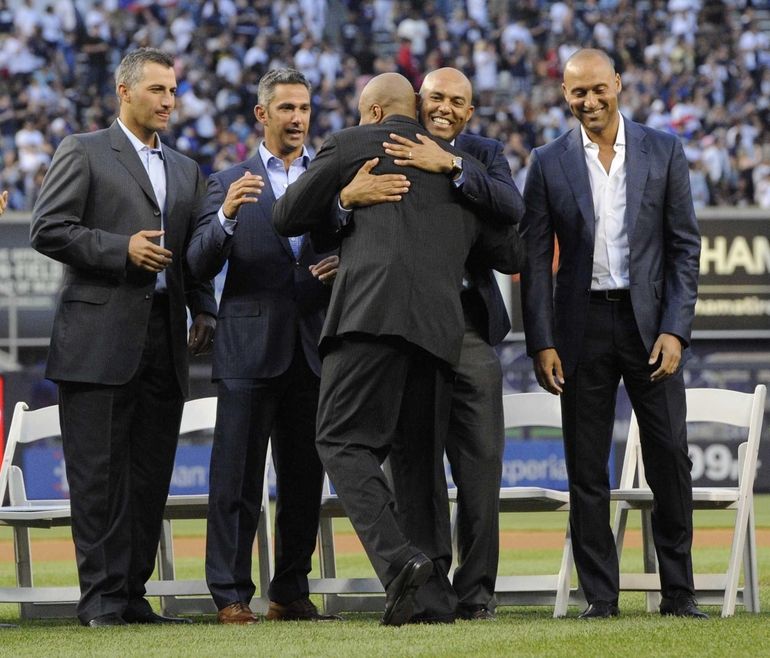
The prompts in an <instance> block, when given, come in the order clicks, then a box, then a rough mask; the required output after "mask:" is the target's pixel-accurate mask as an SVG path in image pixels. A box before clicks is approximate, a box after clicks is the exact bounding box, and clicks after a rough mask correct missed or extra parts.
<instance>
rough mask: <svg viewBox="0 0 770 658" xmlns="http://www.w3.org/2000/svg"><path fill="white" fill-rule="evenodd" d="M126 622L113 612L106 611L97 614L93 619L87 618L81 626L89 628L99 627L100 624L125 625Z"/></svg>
mask: <svg viewBox="0 0 770 658" xmlns="http://www.w3.org/2000/svg"><path fill="white" fill-rule="evenodd" d="M125 625H126V622H125V621H123V617H121V616H120V615H118V614H116V613H114V612H108V613H107V614H106V615H99V616H98V617H94V618H93V619H89V620H88V621H87V622H86V623H85V624H83V626H88V627H89V628H101V627H102V626H125Z"/></svg>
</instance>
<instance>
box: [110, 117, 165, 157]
mask: <svg viewBox="0 0 770 658" xmlns="http://www.w3.org/2000/svg"><path fill="white" fill-rule="evenodd" d="M118 125H119V126H120V128H121V130H122V131H123V132H124V133H125V134H126V137H128V141H129V142H131V145H132V146H133V147H134V148H135V149H136V152H137V153H139V152H141V151H144V150H145V149H149V150H150V151H152V152H153V153H157V154H158V155H159V156H160V159H161V160H162V159H163V145H162V144H161V141H160V137H158V133H155V143H156V144H157V145H158V146H157V148H151V147H149V146H147V144H145V143H144V142H143V141H142V140H141V139H139V138H138V137H137V136H136V135H134V133H132V132H131V131H130V130H129V129H128V128H127V127H126V124H124V123H123V122H122V121H121V120H120V119H118Z"/></svg>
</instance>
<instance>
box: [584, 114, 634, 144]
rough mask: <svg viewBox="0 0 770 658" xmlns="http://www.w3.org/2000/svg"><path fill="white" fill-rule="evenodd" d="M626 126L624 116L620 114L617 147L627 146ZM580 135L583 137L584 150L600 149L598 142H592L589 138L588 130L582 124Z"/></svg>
mask: <svg viewBox="0 0 770 658" xmlns="http://www.w3.org/2000/svg"><path fill="white" fill-rule="evenodd" d="M625 126H626V124H625V122H624V121H623V115H622V114H621V113H620V112H618V134H617V135H615V146H622V147H624V148H625V146H626V127H625ZM580 134H581V135H582V136H583V148H589V149H592V148H598V147H597V145H596V142H592V141H591V139H590V138H589V137H588V133H587V132H586V129H585V128H583V124H582V123H581V124H580Z"/></svg>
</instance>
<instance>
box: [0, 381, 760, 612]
mask: <svg viewBox="0 0 770 658" xmlns="http://www.w3.org/2000/svg"><path fill="white" fill-rule="evenodd" d="M765 397H766V387H765V386H764V385H759V386H757V387H756V388H755V390H754V392H753V393H741V392H737V391H729V390H719V389H689V390H688V391H687V421H688V423H692V422H699V423H703V422H706V423H715V424H717V425H719V426H727V427H733V428H739V429H740V430H742V435H743V440H742V442H741V444H740V448H739V475H738V483H737V486H725V487H696V488H694V489H693V499H694V506H695V508H696V509H710V510H729V511H731V512H732V513H733V514H734V523H733V531H732V541H731V548H730V557H729V560H728V564H727V567H726V569H725V571H724V572H722V573H719V574H700V573H696V576H695V587H696V596H697V598H698V599H699V601H700V602H701V603H704V604H712V605H721V606H722V616H730V615H732V614H734V611H735V607H736V605H743V606H744V608H745V609H746V610H747V611H750V612H759V585H758V573H757V555H756V533H755V528H754V499H753V487H754V479H755V473H756V468H757V457H758V452H759V442H760V437H761V429H762V420H763V414H764V408H765ZM503 405H504V414H505V427H506V429H507V430H515V429H519V428H524V427H537V428H553V429H556V430H560V428H561V409H560V405H559V399H558V398H557V397H556V396H553V395H550V394H548V393H544V392H537V393H514V394H510V395H506V396H504V398H503ZM215 418H216V398H201V399H198V400H191V401H189V402H187V403H186V404H185V408H184V413H183V417H182V427H181V430H180V434H181V435H186V434H190V433H193V432H201V431H210V430H212V429H213V427H214V422H215ZM59 435H60V429H59V416H58V409H57V407H56V406H52V407H46V408H43V409H39V410H34V411H30V410H29V409H28V408H27V405H26V404H24V403H23V402H20V403H18V404H17V405H16V408H15V409H14V414H13V418H12V422H11V427H10V431H9V436H8V441H7V445H6V451H5V454H4V458H3V462H2V468H0V502H2V506H0V525H8V526H11V527H12V528H13V533H14V549H15V559H16V578H17V585H16V587H10V588H0V602H14V601H16V602H19V603H21V604H22V614H23V615H25V616H62V614H65V615H69V614H71V612H72V610H73V609H74V608H73V602H74V601H76V600H77V598H78V592H77V588H75V587H63V588H53V587H35V585H34V578H33V561H32V547H31V542H30V539H29V529H30V528H32V527H53V526H57V525H69V523H70V515H69V503H68V501H67V500H29V499H28V498H27V495H26V490H25V485H24V473H23V470H22V468H21V464H20V461H19V460H18V452H19V446H21V445H25V444H31V443H34V442H35V441H39V440H42V439H46V438H49V437H56V436H59ZM611 495H612V500H613V501H615V502H616V510H615V519H614V534H615V541H616V544H617V549H618V553H619V555H620V556H621V557H622V551H623V547H624V543H625V539H626V536H627V528H628V522H627V521H628V516H629V513H630V512H632V511H639V512H640V513H641V528H642V553H643V564H644V573H640V574H632V573H627V572H626V571H622V573H621V590H635V591H644V592H647V607H648V609H649V610H653V609H655V607H656V605H657V603H658V598H657V597H658V594H657V592H658V590H659V589H660V580H659V577H658V575H657V565H656V561H655V553H654V546H653V544H652V539H651V530H650V512H651V508H652V503H653V500H652V492H651V491H650V489H649V487H648V485H647V482H646V479H645V476H644V465H643V462H642V458H641V444H640V436H639V427H638V424H637V421H636V416H635V415H634V414H632V416H631V422H630V427H629V433H628V439H627V443H626V451H625V457H624V461H623V467H622V473H621V476H620V482H619V487H618V488H617V489H614V490H613V491H612V492H611ZM454 496H455V490H451V491H450V499H451V500H452V501H453V504H454V502H455V501H456V499H455V497H454ZM206 506H207V496H206V495H199V496H170V497H169V501H168V504H167V508H166V518H165V520H164V528H163V534H162V538H161V545H160V550H159V559H158V580H156V581H151V582H150V583H149V586H148V593H150V594H151V595H152V594H155V595H158V596H160V597H161V603H162V606H163V608H164V610H166V611H167V612H169V613H176V614H178V613H180V612H188V613H191V612H213V611H214V608H213V604H212V603H211V600H210V598H209V597H208V596H207V594H208V592H207V589H206V586H205V582H204V581H203V580H202V579H200V580H178V579H177V578H176V571H175V565H174V553H173V532H172V522H173V520H174V519H182V518H205V515H206ZM500 511H501V513H517V512H568V511H569V494H568V493H567V492H565V491H559V490H556V489H550V488H545V487H518V486H517V487H504V488H502V489H501V491H500ZM344 516H345V512H344V509H343V507H342V505H341V504H340V501H339V500H338V498H337V497H336V496H335V495H334V493H333V491H332V489H331V487H330V485H329V482H328V480H326V481H325V483H324V493H323V499H322V505H321V523H320V527H319V551H318V561H319V564H318V566H319V572H320V576H319V577H318V578H312V579H311V581H310V589H311V593H313V594H319V595H323V599H324V607H325V608H326V610H327V611H330V612H331V611H334V612H339V611H365V610H373V611H381V610H382V606H383V596H382V595H383V590H382V586H381V585H380V583H379V581H378V580H377V579H376V578H375V577H374V575H373V573H372V574H371V575H370V576H366V577H341V576H340V574H339V573H338V566H337V551H336V547H335V532H334V520H335V519H340V518H343V517H344ZM563 516H564V544H563V550H562V557H561V561H560V564H559V565H558V569H557V568H554V570H553V572H552V573H548V574H527V575H522V574H500V575H499V576H498V579H497V583H496V598H497V600H498V604H500V605H546V606H549V607H550V606H552V607H553V614H554V616H555V617H562V616H564V615H566V613H567V609H568V606H569V605H579V604H581V603H583V602H584V598H583V596H582V592H581V591H580V589H579V587H577V586H576V585H575V584H574V581H575V578H574V574H573V560H572V547H571V543H570V536H569V525H568V522H567V519H566V516H567V515H566V514H565V515H563ZM453 518H454V516H453ZM261 519H262V520H261V522H260V527H259V531H258V537H257V555H258V569H259V575H258V580H259V584H260V592H261V595H260V596H261V598H259V599H257V600H256V601H255V607H256V609H257V610H263V609H265V608H266V606H267V599H266V596H267V585H268V583H269V582H270V578H271V576H272V573H273V547H272V539H271V537H272V519H271V516H270V506H269V504H268V496H267V479H266V480H265V483H264V495H263V508H262V516H261ZM455 527H456V524H455V523H453V529H454V528H455ZM696 531H697V530H696ZM621 565H623V563H622V562H621ZM555 566H556V565H555ZM696 569H697V563H696ZM741 573H743V582H742V583H741V581H740V576H741Z"/></svg>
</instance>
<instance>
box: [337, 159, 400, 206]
mask: <svg viewBox="0 0 770 658" xmlns="http://www.w3.org/2000/svg"><path fill="white" fill-rule="evenodd" d="M379 162H380V159H379V158H372V159H371V160H367V161H366V162H364V164H362V165H361V168H360V169H359V170H358V171H357V172H356V175H355V176H354V177H353V180H351V181H350V182H349V183H348V184H347V185H346V186H345V187H343V188H342V190H341V191H340V205H341V206H342V207H343V208H345V209H350V208H359V207H362V206H373V205H375V204H378V203H387V202H394V201H401V197H402V195H404V194H406V193H407V192H408V191H409V186H410V185H411V183H410V182H409V180H408V179H407V177H406V176H404V175H403V174H373V173H372V169H374V168H375V167H376V166H377V164H378V163H379Z"/></svg>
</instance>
